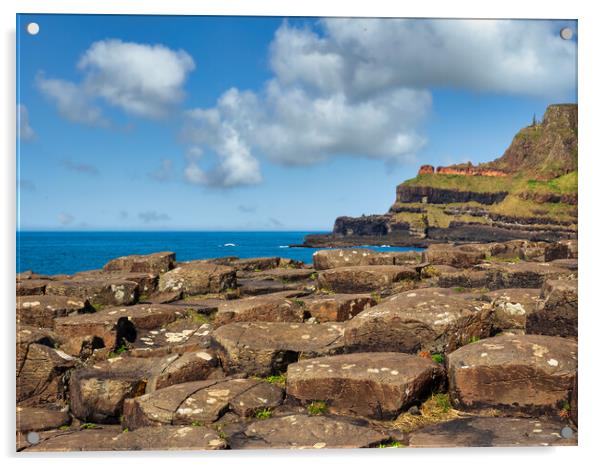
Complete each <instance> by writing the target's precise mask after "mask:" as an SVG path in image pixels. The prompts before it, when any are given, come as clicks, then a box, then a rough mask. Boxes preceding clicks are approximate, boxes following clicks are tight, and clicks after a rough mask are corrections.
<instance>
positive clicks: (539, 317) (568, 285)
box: [526, 280, 578, 337]
mask: <svg viewBox="0 0 602 466" xmlns="http://www.w3.org/2000/svg"><path fill="white" fill-rule="evenodd" d="M577 294H578V283H577V280H547V281H546V282H545V284H544V286H543V289H542V291H541V295H542V298H543V303H541V304H540V305H539V306H538V309H537V310H536V311H535V312H532V313H530V314H529V315H528V316H527V325H526V329H527V333H533V334H537V335H556V336H559V337H576V336H577V333H578V326H577V324H578V315H577V307H578V299H577Z"/></svg>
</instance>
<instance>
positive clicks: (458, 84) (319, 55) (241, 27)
mask: <svg viewBox="0 0 602 466" xmlns="http://www.w3.org/2000/svg"><path fill="white" fill-rule="evenodd" d="M32 21H33V22H37V23H39V25H40V32H39V34H37V35H35V36H31V35H28V34H27V33H26V31H25V25H26V24H28V23H30V22H32ZM566 26H569V27H571V28H572V29H573V30H574V31H576V27H577V26H576V22H574V21H553V22H551V21H511V22H504V21H453V20H447V21H445V20H439V21H424V20H406V21H397V20H362V19H357V20H344V19H328V20H318V19H314V18H292V19H291V18H289V19H283V18H255V17H177V16H174V17H159V16H96V15H90V16H82V15H21V16H19V17H18V18H17V41H18V42H17V43H18V54H17V55H18V94H17V104H18V105H19V107H18V108H19V109H20V110H19V112H18V113H19V116H20V124H19V127H20V137H19V139H18V171H19V173H18V179H19V182H20V184H19V197H18V199H19V222H20V228H21V229H24V230H32V229H33V230H35V229H45V230H54V229H59V230H60V229H62V230H188V229H193V230H328V229H330V228H331V227H332V224H333V222H334V219H335V218H336V217H337V216H340V215H361V214H363V213H366V214H369V213H382V212H385V211H386V210H387V209H388V208H389V206H390V205H391V204H392V202H393V200H394V195H395V186H396V185H397V184H399V183H400V182H402V181H403V180H405V179H407V178H411V177H413V176H414V175H415V173H416V171H417V169H418V167H419V166H420V165H421V164H425V163H430V164H433V165H445V164H450V163H457V162H463V161H467V160H471V161H473V162H474V163H478V162H483V161H488V160H491V159H493V158H495V157H498V156H499V155H501V154H502V153H503V151H504V149H505V148H506V147H507V146H508V144H509V143H510V141H511V139H512V136H513V135H514V134H515V133H516V131H517V130H518V129H520V128H521V127H523V126H526V125H527V124H529V123H530V122H531V118H532V116H533V114H534V113H535V114H536V115H537V116H538V117H541V116H542V115H543V112H544V111H545V108H546V106H547V105H548V104H550V103H558V102H576V40H575V39H573V40H571V41H564V40H562V39H561V38H560V37H559V34H558V31H559V30H560V29H561V28H562V27H566Z"/></svg>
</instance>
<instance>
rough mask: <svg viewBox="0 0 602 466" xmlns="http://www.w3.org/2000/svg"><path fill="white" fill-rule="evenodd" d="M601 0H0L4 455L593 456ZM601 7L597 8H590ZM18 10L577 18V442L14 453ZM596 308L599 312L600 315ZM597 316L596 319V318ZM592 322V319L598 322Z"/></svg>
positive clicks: (274, 458)
mask: <svg viewBox="0 0 602 466" xmlns="http://www.w3.org/2000/svg"><path fill="white" fill-rule="evenodd" d="M596 3H597V2H577V1H556V0H548V1H545V2H526V1H524V0H503V1H498V2H495V3H493V2H483V1H480V2H479V1H470V0H454V1H445V0H441V1H420V2H409V3H402V2H391V1H385V0H371V1H369V2H366V1H363V2H362V1H358V0H343V1H330V2H325V1H324V0H303V1H295V2H294V3H293V2H282V1H278V0H255V1H249V0H246V1H245V0H229V1H227V2H224V1H223V0H221V1H220V0H205V1H202V2H193V1H191V0H170V1H168V2H165V1H162V0H145V1H141V0H103V1H99V2H82V1H81V0H79V1H78V0H46V1H42V0H18V1H17V0H3V1H2V2H0V11H1V15H0V21H1V22H2V39H3V40H2V42H3V44H2V48H1V53H2V58H1V62H0V63H1V68H0V69H2V73H1V78H0V79H1V80H2V85H1V86H0V90H1V92H2V103H3V105H2V107H3V108H2V111H1V112H0V122H1V124H0V131H1V137H0V141H2V143H3V144H4V151H3V157H2V164H3V165H2V170H1V171H0V173H2V177H3V179H2V182H0V186H1V188H0V189H1V192H2V203H1V205H2V217H1V218H2V220H3V225H4V227H3V228H2V242H1V245H2V254H1V255H0V257H2V259H3V260H2V262H3V263H2V267H1V268H0V270H1V272H0V273H1V277H0V296H1V297H2V302H3V304H4V306H3V309H2V317H3V318H4V324H5V325H4V326H3V330H4V339H3V343H4V344H5V345H6V346H5V351H4V352H3V354H4V357H3V358H2V369H3V373H4V375H5V377H4V382H3V383H2V384H1V386H2V393H3V396H2V401H3V402H4V403H5V406H6V409H5V410H4V412H5V413H6V417H5V422H3V423H2V433H3V435H2V441H3V442H2V445H3V451H4V456H7V457H8V460H9V461H10V462H11V463H12V462H13V461H15V462H16V461H17V458H19V459H20V460H21V461H20V462H21V464H23V462H25V464H30V463H32V464H33V463H34V462H38V463H39V462H40V461H43V462H44V464H45V465H46V466H54V465H60V466H64V465H65V464H81V463H82V462H85V463H86V464H87V465H88V464H92V465H96V464H102V465H104V466H106V463H107V460H108V461H115V460H117V461H120V462H126V461H127V462H128V463H130V462H133V461H135V462H144V464H145V465H164V464H165V462H166V461H169V460H170V459H171V458H180V459H179V461H186V462H191V463H192V462H194V463H196V462H203V464H220V465H230V464H232V465H234V464H237V465H238V464H240V463H242V462H244V463H245V464H256V463H257V464H261V465H264V466H267V465H271V464H278V465H281V464H282V463H283V462H286V464H287V465H291V466H292V465H297V464H303V465H306V464H307V462H308V461H311V462H312V463H316V464H320V463H333V462H335V463H336V462H345V464H347V465H356V464H357V465H360V464H365V463H366V462H374V461H377V462H378V463H379V464H399V463H409V462H412V463H417V464H420V466H423V465H427V464H435V463H436V464H441V463H448V462H451V463H452V464H453V463H459V464H464V465H466V464H481V463H482V462H484V461H486V462H487V465H488V466H490V465H497V464H500V465H504V466H507V465H508V463H513V464H515V463H516V464H521V463H523V462H527V461H528V462H532V463H543V462H545V463H546V464H550V465H551V464H562V465H566V464H574V465H576V464H588V463H590V462H591V463H593V462H594V461H588V460H591V459H592V458H595V457H598V461H599V458H600V455H596V453H598V452H599V450H600V445H602V441H601V440H600V439H599V434H600V432H602V428H601V427H600V420H601V419H602V412H601V406H602V402H601V401H600V387H601V386H602V384H601V375H600V374H601V373H602V371H601V370H600V364H601V363H600V349H599V346H597V345H595V343H596V342H597V341H599V340H600V335H599V332H600V331H601V327H600V318H599V317H598V316H600V315H601V313H602V311H601V310H600V307H599V301H600V298H599V292H598V291H599V290H598V288H597V287H598V286H600V278H599V277H600V272H599V268H600V264H602V258H601V257H600V251H601V249H602V248H601V247H600V243H599V241H596V240H598V238H597V234H599V232H600V231H602V228H597V227H598V226H599V225H600V203H599V199H602V192H601V188H602V183H600V177H601V173H602V167H601V165H602V164H601V163H600V129H599V126H600V124H599V121H600V113H601V112H602V105H601V104H602V102H601V99H600V84H599V83H601V82H602V74H601V67H600V55H601V54H600V51H599V48H597V46H598V47H599V44H602V33H601V31H602V27H600V18H601V16H600V15H597V14H596V13H599V10H600V8H596ZM596 10H598V11H596ZM17 12H19V13H104V14H118V13H119V14H215V15H218V14H219V15H270V16H280V15H283V16H383V17H393V16H404V17H433V16H435V17H466V18H541V17H545V18H559V19H573V18H576V19H578V20H579V113H580V115H579V117H580V128H579V149H580V150H579V153H580V157H579V159H580V160H579V164H580V167H581V170H580V172H581V174H580V179H579V187H580V199H579V212H580V216H579V217H580V221H579V242H580V243H581V244H580V246H581V254H582V255H581V260H580V263H579V268H580V276H581V278H580V290H579V293H580V325H579V329H580V332H579V333H580V335H579V337H580V339H579V362H580V371H579V372H580V374H579V379H580V380H579V391H580V392H579V398H580V399H579V405H580V406H581V410H580V413H579V421H580V422H579V427H580V429H579V447H577V448H574V447H573V448H571V447H566V448H523V449H511V448H508V449H498V448H496V449H482V448H479V449H446V450H434V449H429V450H410V449H400V450H397V449H388V450H384V449H383V450H369V451H359V450H354V451H340V450H338V451H335V450H330V451H324V450H320V451H286V450H280V451H266V450H263V451H256V452H233V451H229V452H216V453H204V452H194V453H192V452H159V453H156V452H139V453H135V452H131V453H129V452H128V453H91V454H83V453H70V454H53V455H50V454H47V455H44V456H42V457H41V456H39V455H31V454H30V455H23V454H21V455H18V456H16V455H15V453H14V445H15V444H14V439H15V437H14V434H13V432H14V430H13V428H14V394H15V391H14V361H15V358H14V351H15V349H14V348H15V345H14V341H15V335H14V333H15V332H14V329H15V327H14V322H15V321H14V314H13V313H12V312H13V311H12V310H13V309H14V274H15V266H14V264H15V224H16V223H15V209H16V207H15V204H16V200H15V156H14V154H15V14H16V13H17ZM596 318H597V319H596ZM596 320H597V321H596ZM596 324H597V325H596Z"/></svg>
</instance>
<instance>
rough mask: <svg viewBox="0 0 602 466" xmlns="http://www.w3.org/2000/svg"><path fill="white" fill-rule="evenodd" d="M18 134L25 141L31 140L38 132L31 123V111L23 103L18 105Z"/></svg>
mask: <svg viewBox="0 0 602 466" xmlns="http://www.w3.org/2000/svg"><path fill="white" fill-rule="evenodd" d="M17 135H18V137H19V139H21V140H23V141H31V140H32V139H34V138H35V137H36V133H35V132H34V130H33V128H32V127H31V126H30V124H29V111H28V110H27V107H26V106H25V105H23V104H18V105H17Z"/></svg>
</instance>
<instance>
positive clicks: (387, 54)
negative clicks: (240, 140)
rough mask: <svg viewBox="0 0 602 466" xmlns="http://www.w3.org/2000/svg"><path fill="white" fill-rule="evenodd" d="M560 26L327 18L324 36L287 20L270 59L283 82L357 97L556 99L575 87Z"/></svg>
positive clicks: (569, 45)
mask: <svg viewBox="0 0 602 466" xmlns="http://www.w3.org/2000/svg"><path fill="white" fill-rule="evenodd" d="M558 24H559V23H558V22H548V21H520V20H511V21H510V20H449V19H447V20H411V19H359V18H356V19H345V18H329V19H324V20H321V21H320V26H321V31H320V32H321V33H322V34H319V33H318V32H316V31H312V30H310V29H298V28H293V27H289V26H288V25H287V24H284V25H283V26H282V27H281V28H280V29H279V30H278V32H277V34H276V36H275V40H274V42H273V44H272V57H271V63H272V68H273V69H274V71H275V73H276V75H277V76H278V79H279V80H280V81H281V82H283V83H298V82H302V83H304V84H306V85H309V86H312V87H313V88H315V89H317V90H319V91H321V92H340V91H343V92H345V94H346V95H348V96H351V97H354V98H361V97H363V96H367V95H372V94H375V93H376V94H377V93H380V92H382V91H383V90H385V89H390V88H394V87H400V86H401V87H403V86H410V87H414V88H431V87H446V88H450V87H451V88H462V89H468V90H472V91H489V92H502V93H513V94H524V95H535V96H544V97H550V98H558V97H559V94H560V95H561V96H562V95H565V94H566V93H567V92H571V91H572V90H573V89H574V87H575V85H576V75H575V74H576V73H575V72H576V66H575V63H576V62H575V60H576V53H577V47H576V43H575V42H571V41H565V40H563V39H561V38H560V35H559V26H558Z"/></svg>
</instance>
